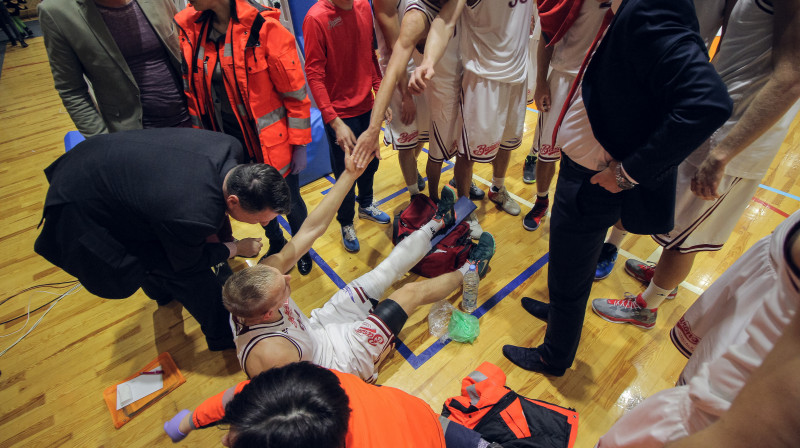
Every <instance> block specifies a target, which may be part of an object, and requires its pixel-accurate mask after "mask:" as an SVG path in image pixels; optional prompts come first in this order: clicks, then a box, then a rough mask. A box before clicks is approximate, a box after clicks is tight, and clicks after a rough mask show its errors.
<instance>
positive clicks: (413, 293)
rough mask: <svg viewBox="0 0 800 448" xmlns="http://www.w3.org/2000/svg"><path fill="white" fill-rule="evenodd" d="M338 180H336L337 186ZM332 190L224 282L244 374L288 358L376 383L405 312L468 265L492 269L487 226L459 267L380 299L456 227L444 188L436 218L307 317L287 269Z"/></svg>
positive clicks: (326, 217) (450, 284)
mask: <svg viewBox="0 0 800 448" xmlns="http://www.w3.org/2000/svg"><path fill="white" fill-rule="evenodd" d="M348 159H349V158H348ZM342 180H343V179H342V178H340V179H339V180H338V181H337V182H336V185H335V186H334V189H335V188H337V187H339V184H340V183H343V182H342ZM350 183H352V182H350ZM332 193H334V191H333V190H332V191H331V192H330V193H328V195H327V196H326V198H325V199H324V200H323V202H322V203H321V204H320V206H319V207H317V209H315V210H314V212H312V214H311V215H309V216H308V218H307V219H306V222H305V223H304V224H303V227H301V228H300V230H299V231H298V233H297V235H296V236H295V237H294V238H292V240H291V241H290V243H289V244H287V245H286V246H285V247H284V248H283V250H281V251H280V252H279V253H277V254H274V255H272V256H270V257H267V258H266V259H264V260H263V261H262V262H261V263H260V264H259V265H256V266H253V267H251V268H248V269H244V270H242V271H239V272H237V273H235V274H234V275H233V276H231V278H230V279H228V281H227V282H226V284H225V286H224V287H223V290H222V296H223V299H222V300H223V303H224V305H225V308H227V309H228V311H230V312H231V315H232V317H231V321H232V326H233V330H234V336H235V342H236V350H237V355H238V357H239V362H240V363H241V365H242V369H243V370H244V371H245V373H247V375H248V376H249V377H254V376H255V375H257V374H258V373H260V372H263V371H265V370H267V369H270V368H273V367H278V366H283V365H286V364H288V363H290V362H296V361H311V362H313V363H315V364H318V365H320V366H322V367H326V368H330V369H336V370H338V371H341V372H346V373H352V374H354V375H358V376H360V377H361V378H362V379H364V380H365V381H368V382H371V383H373V382H375V380H376V379H377V377H378V373H377V366H378V365H379V364H380V362H381V361H382V360H383V358H385V357H386V355H387V354H388V352H389V351H390V350H391V348H392V347H393V346H394V339H395V337H396V336H397V334H398V333H399V332H400V330H402V328H403V325H405V323H406V319H408V316H409V315H410V314H411V313H412V312H413V311H414V310H415V309H416V308H417V307H418V306H420V305H426V304H430V303H433V302H436V301H438V300H441V299H444V298H445V297H447V296H448V295H449V294H451V293H452V292H453V291H454V290H455V289H456V288H458V287H459V285H461V283H462V280H463V276H464V273H466V272H467V270H468V269H469V266H470V264H475V265H476V267H477V270H478V273H479V274H480V275H481V276H483V275H484V274H485V272H486V270H487V269H488V267H489V260H490V259H491V257H492V255H494V250H495V244H494V238H493V237H492V235H491V234H489V233H487V232H484V233H483V234H482V235H481V238H480V241H479V243H478V245H476V246H474V247H473V248H472V250H471V251H470V254H469V257H468V259H467V262H466V263H465V264H464V266H462V267H461V268H460V269H459V270H456V271H452V272H449V273H446V274H443V275H440V276H438V277H434V278H431V279H425V280H423V281H419V282H414V283H409V284H406V285H403V286H402V287H401V288H400V289H398V290H397V291H395V292H393V293H392V294H391V295H390V296H389V298H387V299H385V300H383V301H381V302H378V300H379V299H380V298H381V296H382V295H383V294H384V292H385V291H386V289H387V288H388V287H389V286H391V285H392V283H394V282H395V281H396V280H398V279H399V278H401V277H402V276H403V275H405V274H406V273H407V272H408V270H409V269H411V268H412V267H413V266H414V265H416V264H417V263H418V262H419V261H420V260H421V259H422V258H423V257H424V256H425V255H426V254H427V253H428V252H429V251H430V248H431V238H433V236H434V235H435V234H436V233H437V232H440V231H443V230H446V229H447V228H449V227H451V226H452V225H453V223H454V220H455V216H454V211H453V204H454V202H455V193H454V192H453V191H452V190H451V189H450V188H448V187H445V189H444V190H443V191H442V194H441V200H440V201H439V206H438V210H437V212H436V214H435V215H434V217H433V219H431V220H430V221H429V222H428V223H427V224H425V225H423V226H422V227H421V228H420V229H419V230H417V231H415V232H413V233H412V234H410V235H409V236H408V237H406V238H405V239H404V240H402V241H401V242H400V243H399V244H398V245H397V246H396V247H395V248H394V249H393V250H392V252H391V253H390V254H389V256H388V257H386V259H384V260H383V261H382V262H381V263H380V264H379V265H378V266H377V267H376V268H375V269H373V270H372V271H370V272H368V273H366V274H364V275H362V276H361V277H359V278H357V279H356V280H354V281H352V282H350V283H349V284H348V285H347V286H345V287H344V288H342V289H340V290H339V291H338V292H336V294H334V295H333V297H331V299H330V300H328V302H327V303H326V304H325V305H324V306H323V307H322V308H318V309H316V310H314V311H312V312H311V317H310V318H308V317H306V315H305V314H303V312H302V311H300V308H298V307H297V305H296V304H295V302H294V301H293V300H292V298H291V297H290V295H291V287H290V286H289V281H290V279H291V277H290V276H289V275H284V273H285V272H287V271H288V270H289V269H291V267H292V266H293V265H294V264H295V263H296V262H297V260H296V257H297V256H298V255H297V254H300V255H302V254H304V253H306V252H307V251H308V250H309V249H310V248H311V244H312V243H313V242H314V239H316V238H307V237H306V236H305V235H304V232H305V231H306V225H308V224H309V221H310V223H311V226H310V227H314V226H316V225H320V223H323V222H324V223H326V224H327V223H329V222H330V221H331V219H332V218H333V215H334V213H335V212H336V209H337V208H338V205H339V202H341V198H338V196H333V197H331V196H332ZM337 198H338V199H337ZM334 202H335V204H333V203H334Z"/></svg>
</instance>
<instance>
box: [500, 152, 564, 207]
mask: <svg viewBox="0 0 800 448" xmlns="http://www.w3.org/2000/svg"><path fill="white" fill-rule="evenodd" d="M504 152H507V151H504ZM555 174H556V164H555V162H544V161H542V159H539V162H537V163H536V192H537V193H539V194H540V195H542V196H543V195H544V194H546V193H547V192H548V191H550V184H551V183H552V182H553V176H554V175H555Z"/></svg>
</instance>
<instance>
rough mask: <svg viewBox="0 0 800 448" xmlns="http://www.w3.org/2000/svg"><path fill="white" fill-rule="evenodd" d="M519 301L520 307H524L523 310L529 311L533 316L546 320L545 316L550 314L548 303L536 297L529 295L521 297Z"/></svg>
mask: <svg viewBox="0 0 800 448" xmlns="http://www.w3.org/2000/svg"><path fill="white" fill-rule="evenodd" d="M520 303H521V304H522V307H523V308H525V311H527V312H529V313H531V315H533V317H536V318H539V319H541V320H543V321H545V322H547V316H548V315H549V314H550V304H549V303H544V302H540V301H538V300H536V299H531V298H530V297H523V298H522V300H521V301H520Z"/></svg>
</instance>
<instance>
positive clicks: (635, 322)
mask: <svg viewBox="0 0 800 448" xmlns="http://www.w3.org/2000/svg"><path fill="white" fill-rule="evenodd" d="M592 311H594V314H597V315H598V316H600V318H601V319H603V320H604V321H606V322H611V323H612V324H630V325H633V326H634V327H638V328H641V329H642V330H651V329H653V327H655V326H656V323H655V322H653V323H652V324H650V325H649V326H648V325H647V324H643V323H641V322H639V321H638V320H634V319H618V318H616V317H612V316H606V315H605V314H603V313H602V312H600V311H598V310H597V308H595V307H594V304H592Z"/></svg>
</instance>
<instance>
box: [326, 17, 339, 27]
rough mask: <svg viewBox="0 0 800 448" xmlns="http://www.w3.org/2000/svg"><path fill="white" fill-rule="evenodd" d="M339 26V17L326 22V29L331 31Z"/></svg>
mask: <svg viewBox="0 0 800 448" xmlns="http://www.w3.org/2000/svg"><path fill="white" fill-rule="evenodd" d="M341 24H342V18H341V17H334V18H333V20H331V21H329V22H328V29H329V30H332V29H333V27H335V26H339V25H341Z"/></svg>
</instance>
